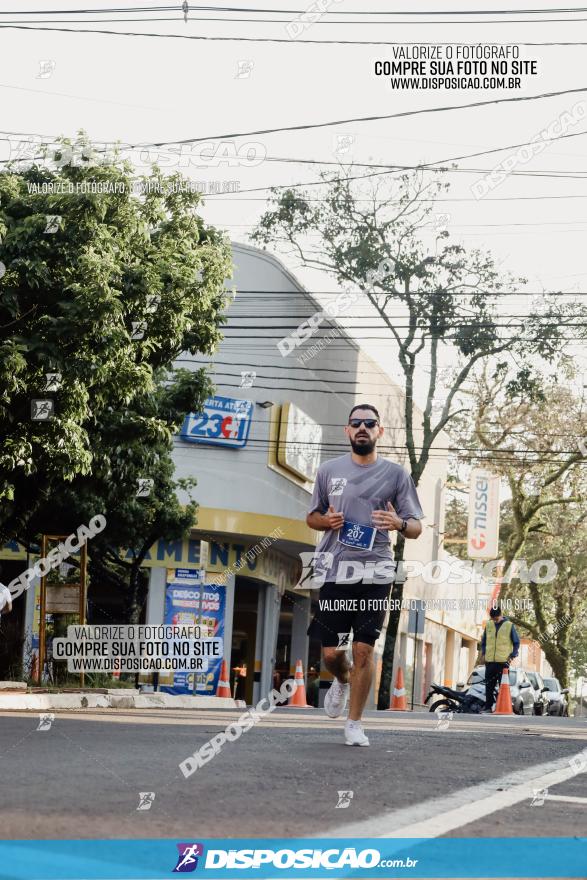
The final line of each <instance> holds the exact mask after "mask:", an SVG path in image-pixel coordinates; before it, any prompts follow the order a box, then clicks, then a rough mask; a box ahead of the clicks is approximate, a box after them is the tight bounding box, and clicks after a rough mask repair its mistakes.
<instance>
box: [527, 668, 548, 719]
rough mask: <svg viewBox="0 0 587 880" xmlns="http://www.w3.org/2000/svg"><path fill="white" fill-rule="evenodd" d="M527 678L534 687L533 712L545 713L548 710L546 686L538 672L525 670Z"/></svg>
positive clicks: (537, 713) (536, 713)
mask: <svg viewBox="0 0 587 880" xmlns="http://www.w3.org/2000/svg"><path fill="white" fill-rule="evenodd" d="M526 675H527V676H528V680H529V682H530V684H531V685H532V687H533V688H534V714H535V715H546V714H547V712H548V696H547V693H548V688H547V687H546V685H545V684H544V679H543V678H542V676H541V675H540V673H539V672H531V671H530V670H528V672H526Z"/></svg>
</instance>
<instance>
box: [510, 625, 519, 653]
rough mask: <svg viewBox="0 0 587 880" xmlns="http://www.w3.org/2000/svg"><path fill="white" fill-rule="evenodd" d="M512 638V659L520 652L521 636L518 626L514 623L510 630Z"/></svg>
mask: <svg viewBox="0 0 587 880" xmlns="http://www.w3.org/2000/svg"><path fill="white" fill-rule="evenodd" d="M510 638H511V640H512V653H511V654H510V657H511V659H512V660H513V659H514V657H517V656H518V652H519V650H520V637H519V635H518V631H517V629H516V627H515V626H514V625H513V623H512V629H511V632H510Z"/></svg>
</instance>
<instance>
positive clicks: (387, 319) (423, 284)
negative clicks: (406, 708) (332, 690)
mask: <svg viewBox="0 0 587 880" xmlns="http://www.w3.org/2000/svg"><path fill="white" fill-rule="evenodd" d="M428 173H429V172H414V173H409V174H401V175H399V176H395V177H394V176H392V175H390V174H389V173H383V174H381V175H373V174H371V175H369V177H367V176H366V175H363V176H357V175H355V174H354V171H353V169H352V168H348V169H346V170H341V171H336V172H325V173H323V174H322V175H321V179H322V181H323V186H321V188H320V194H321V197H320V199H315V198H312V197H311V196H310V195H309V194H308V193H307V192H304V191H303V190H300V189H296V190H294V189H287V188H286V189H283V190H282V191H281V192H279V191H277V190H274V191H273V199H272V205H271V208H270V209H269V210H268V211H267V212H266V213H265V214H264V215H263V217H262V218H261V220H260V222H259V224H258V225H257V227H256V229H255V230H254V232H253V234H252V238H253V240H254V241H256V242H259V243H261V244H262V245H264V246H267V245H271V246H272V247H274V246H275V245H276V244H278V245H281V246H282V247H283V248H284V249H286V251H287V252H288V253H289V254H291V255H293V256H294V257H296V258H298V259H300V260H301V261H302V263H303V264H304V265H305V266H307V267H309V268H313V269H318V270H320V271H323V272H325V273H326V274H328V275H330V276H331V277H332V278H334V280H335V281H336V282H337V283H338V284H340V285H349V284H350V285H353V286H357V287H358V288H359V289H360V290H361V291H362V295H363V296H364V299H365V306H363V305H362V304H361V314H363V315H364V314H365V313H366V309H365V307H369V308H370V309H371V310H372V313H373V314H374V315H377V316H378V318H379V319H380V320H381V322H382V325H383V326H384V327H386V328H387V329H388V330H389V333H390V338H391V340H392V342H393V345H394V351H395V352H396V353H397V357H398V361H399V364H400V366H401V369H402V372H403V376H404V392H405V398H404V400H405V402H404V413H403V416H404V421H405V431H406V448H407V454H408V460H409V469H410V472H411V475H412V478H413V480H414V482H415V484H416V485H418V483H419V481H420V478H421V476H422V474H423V472H424V469H425V467H426V465H427V463H428V460H429V456H430V452H431V449H432V447H433V445H434V443H435V442H436V440H437V438H438V437H439V435H440V433H441V432H442V431H447V430H449V429H450V427H451V424H452V423H453V421H454V419H455V418H457V417H458V416H459V415H460V414H462V413H463V412H464V411H465V408H464V406H463V403H462V400H461V397H460V392H461V390H462V389H463V387H464V386H465V384H466V383H467V381H468V379H469V377H470V376H471V374H472V371H473V369H474V367H475V365H476V364H478V363H479V362H480V361H481V360H482V359H487V358H492V359H494V360H496V361H498V362H499V363H500V364H501V365H502V367H503V369H505V370H507V374H508V376H509V390H510V391H511V392H512V393H513V392H515V390H516V389H518V388H520V387H523V388H524V392H525V394H526V395H528V396H531V395H532V394H534V393H536V392H537V390H538V378H539V377H538V372H537V367H536V362H537V361H538V362H540V359H542V360H543V361H544V360H546V361H548V362H552V361H553V360H554V359H555V358H556V356H557V354H558V353H559V352H560V351H561V349H563V348H564V345H565V341H564V329H565V327H568V326H572V327H573V329H575V328H576V325H577V321H576V317H575V316H576V315H577V313H578V311H581V310H582V307H580V306H577V305H576V304H575V305H574V306H573V307H572V308H571V307H569V306H566V305H563V304H561V303H559V302H557V301H556V300H548V301H546V302H545V306H544V308H543V309H539V308H536V310H535V312H534V313H533V314H532V315H529V316H528V317H527V318H526V319H525V320H524V322H523V323H521V322H520V321H519V320H517V319H515V318H511V319H509V320H508V319H507V318H504V317H503V316H502V315H501V314H500V304H501V303H502V302H503V294H505V293H508V292H512V291H514V290H516V289H517V288H519V286H520V285H521V284H522V283H523V281H524V280H523V279H515V278H513V277H511V276H509V275H507V274H504V273H502V272H501V271H500V270H499V269H498V268H497V266H496V264H495V262H494V260H493V258H492V256H491V254H489V253H485V252H482V251H480V250H476V249H471V250H467V249H465V248H464V247H463V246H461V245H458V244H451V243H450V242H449V233H448V231H447V230H442V231H439V232H438V233H437V235H436V239H435V243H434V246H431V245H428V244H426V243H425V237H426V232H428V233H429V232H430V227H431V226H432V227H433V223H432V222H431V219H430V215H431V212H432V211H433V210H435V205H434V200H435V199H436V198H437V197H438V196H439V195H440V194H441V192H444V191H445V190H446V189H447V188H448V185H447V184H445V183H443V181H442V175H440V176H439V177H438V178H436V179H433V180H432V181H431V182H428V183H426V182H424V177H425V176H427V175H428ZM436 210H437V209H436ZM582 313H583V314H585V310H582ZM402 328H405V329H402ZM580 332H581V331H580ZM447 363H451V364H454V365H455V369H454V372H453V374H452V376H451V378H450V380H448V381H445V380H443V381H441V376H440V373H441V369H442V367H443V365H444V364H447ZM420 367H423V368H424V369H425V371H426V376H427V388H426V391H425V394H424V404H423V409H422V410H421V411H419V410H418V409H417V407H416V405H415V383H416V377H417V374H418V372H419V370H420ZM404 546H405V541H404V538H403V537H402V536H401V535H400V536H398V538H397V540H396V544H395V559H396V561H398V562H399V561H400V560H402V559H403V556H404ZM402 593H403V583H400V582H399V581H396V583H394V585H393V587H392V593H391V596H392V598H394V599H400V600H401V597H402ZM400 605H401V603H398V604H397V605H396V607H397V608H398V609H399V607H400ZM399 616H400V611H399V610H397V611H392V612H391V613H390V616H389V622H388V626H387V633H386V640H385V647H384V652H383V658H382V672H381V683H380V688H379V698H378V706H379V708H381V709H384V708H387V707H388V706H389V700H390V689H391V678H392V671H393V655H394V649H395V641H396V636H397V630H398V625H399Z"/></svg>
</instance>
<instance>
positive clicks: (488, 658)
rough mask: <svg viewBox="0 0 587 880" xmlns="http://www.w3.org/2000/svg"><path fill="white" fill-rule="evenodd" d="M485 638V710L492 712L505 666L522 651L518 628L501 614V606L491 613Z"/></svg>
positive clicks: (483, 650) (483, 645) (483, 658)
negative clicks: (496, 688)
mask: <svg viewBox="0 0 587 880" xmlns="http://www.w3.org/2000/svg"><path fill="white" fill-rule="evenodd" d="M489 617H490V618H491V619H490V620H488V621H487V626H486V627H485V632H484V633H483V638H482V639H481V662H482V663H485V708H484V709H483V712H491V710H492V708H493V703H494V698H495V687H496V685H497V683H498V681H499V679H500V678H501V674H502V671H503V667H504V666H509V665H510V662H511V661H512V660H513V659H514V657H517V656H518V651H519V650H520V637H519V635H518V633H517V632H516V628H515V626H514V625H513V623H512V622H511V620H508V619H507V617H504V616H503V614H502V613H501V608H500V607H499V605H498V606H497V608H492V609H491V610H490V612H489Z"/></svg>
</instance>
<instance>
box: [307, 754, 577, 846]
mask: <svg viewBox="0 0 587 880" xmlns="http://www.w3.org/2000/svg"><path fill="white" fill-rule="evenodd" d="M571 758H575V759H576V761H580V762H582V764H581V765H580V766H581V770H579V771H578V772H577V770H576V769H575V768H574V767H572V766H571V765H570V760H571ZM585 772H587V749H585V750H584V751H582V752H578V753H577V754H575V755H570V756H569V757H568V758H560V759H557V760H556V761H548V762H547V763H545V764H537V765H535V766H534V767H528V769H526V770H520V771H516V772H514V773H510V774H508V775H507V776H502V777H500V778H499V779H491V780H489V781H488V782H482V783H480V784H479V785H473V786H471V787H470V788H464V789H461V790H460V791H456V792H454V793H453V794H449V795H446V796H445V797H440V798H431V799H430V800H427V801H423V802H422V803H419V804H415V805H414V806H411V807H406V808H405V809H402V810H391V811H389V812H387V813H383V814H382V815H379V816H373V817H371V818H370V819H365V820H363V821H360V822H354V823H350V824H348V825H340V826H338V827H336V828H335V829H332V828H327V829H324V830H323V831H320V833H316V834H314V835H312V836H313V837H441V836H442V835H443V834H448V832H450V831H454V830H455V829H456V828H462V827H463V826H464V825H469V824H471V823H472V822H476V821H478V820H479V819H482V818H484V817H485V816H489V815H490V814H491V813H495V812H497V810H503V809H507V807H511V806H513V805H514V804H518V803H520V802H521V801H524V800H531V799H532V797H533V795H534V790H535V789H545V788H549V787H551V786H553V785H558V784H559V783H561V782H566V781H567V779H572V778H573V777H574V776H578V775H579V774H580V773H585ZM549 797H550V796H549ZM547 799H548V798H547Z"/></svg>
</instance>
